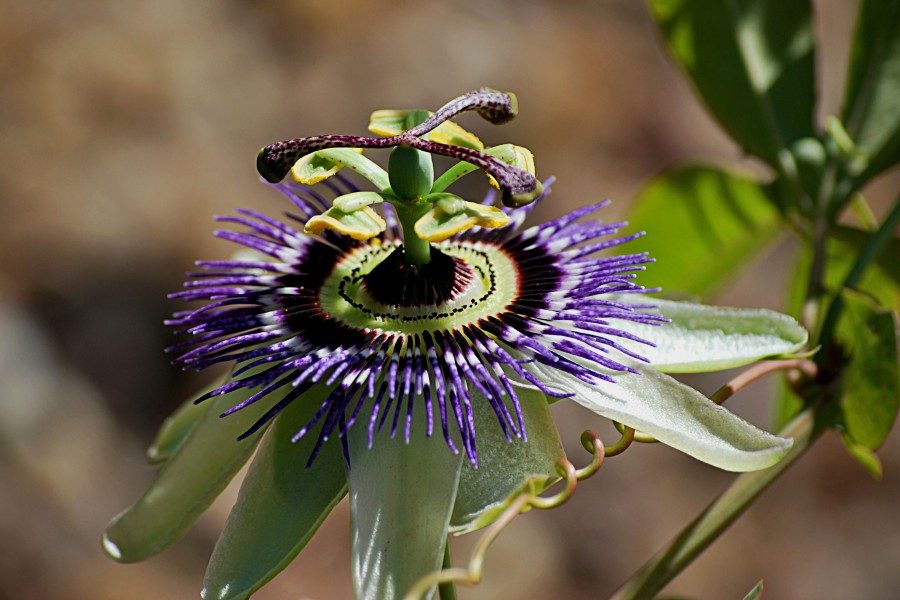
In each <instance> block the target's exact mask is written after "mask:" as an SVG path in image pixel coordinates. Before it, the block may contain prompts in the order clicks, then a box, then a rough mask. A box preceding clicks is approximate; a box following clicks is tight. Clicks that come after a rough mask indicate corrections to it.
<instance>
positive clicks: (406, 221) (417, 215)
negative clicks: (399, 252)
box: [391, 200, 431, 266]
mask: <svg viewBox="0 0 900 600" xmlns="http://www.w3.org/2000/svg"><path fill="white" fill-rule="evenodd" d="M391 205H392V206H393V207H394V210H395V211H396V212H397V220H398V221H400V226H401V227H402V228H403V257H404V259H405V260H406V262H407V263H408V264H413V265H416V266H419V265H424V264H427V263H429V262H431V244H430V243H428V242H426V241H425V240H423V239H422V238H420V237H419V234H417V233H416V229H415V227H416V221H418V220H419V219H421V218H422V217H423V216H424V215H425V213H427V212H428V211H429V210H431V203H430V202H426V201H420V202H417V203H415V204H407V203H406V202H404V201H402V200H398V201H392V202H391Z"/></svg>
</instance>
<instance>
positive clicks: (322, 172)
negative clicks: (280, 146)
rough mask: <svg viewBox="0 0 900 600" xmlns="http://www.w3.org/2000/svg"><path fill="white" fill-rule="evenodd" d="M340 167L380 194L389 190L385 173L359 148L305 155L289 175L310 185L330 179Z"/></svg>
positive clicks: (330, 149) (338, 149)
mask: <svg viewBox="0 0 900 600" xmlns="http://www.w3.org/2000/svg"><path fill="white" fill-rule="evenodd" d="M342 167H348V168H350V169H353V170H354V171H356V172H357V173H359V174H360V175H362V176H363V177H365V178H366V179H368V180H369V181H371V182H372V183H373V184H374V185H375V187H377V188H378V190H379V191H381V192H384V191H386V190H388V189H390V182H389V181H388V175H387V172H386V171H385V170H384V169H382V168H381V167H379V166H378V165H377V164H375V163H374V162H372V161H371V160H369V159H368V158H366V157H365V156H363V155H362V149H360V148H329V149H327V150H319V151H317V152H313V153H312V154H307V155H306V156H304V157H303V158H301V159H300V160H298V161H297V162H296V163H295V164H294V166H293V168H292V169H291V174H292V175H293V177H294V179H295V180H296V181H299V182H300V183H303V184H306V185H312V184H314V183H318V182H319V181H322V180H323V179H325V178H327V177H331V176H332V175H334V174H335V173H337V172H338V170H340V169H341V168H342Z"/></svg>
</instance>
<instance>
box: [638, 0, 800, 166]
mask: <svg viewBox="0 0 900 600" xmlns="http://www.w3.org/2000/svg"><path fill="white" fill-rule="evenodd" d="M650 6H651V9H652V10H653V13H654V15H655V17H656V19H657V21H658V22H659V24H660V26H661V28H662V31H663V34H664V35H665V37H666V41H667V42H668V45H669V49H670V50H671V52H672V54H673V55H674V56H675V58H676V59H677V60H678V62H679V63H680V64H681V66H682V67H684V69H685V70H686V71H687V73H688V74H689V75H690V77H691V79H692V81H693V83H694V85H695V86H696V87H697V90H698V91H699V93H700V95H701V97H702V98H703V100H704V101H705V102H706V105H707V107H708V108H709V109H710V111H711V112H712V114H713V115H714V116H715V117H716V119H717V120H718V121H719V123H721V124H722V126H723V127H724V128H725V130H726V131H728V133H729V134H731V136H732V137H733V138H734V139H735V140H736V141H737V142H738V143H739V144H741V146H743V147H744V148H745V149H746V150H747V151H748V152H750V153H752V154H755V155H756V156H758V157H760V158H762V159H763V160H765V161H766V162H768V163H769V164H770V165H773V166H778V165H779V162H780V157H779V152H780V151H782V150H787V149H788V148H790V147H791V145H792V144H793V143H794V141H796V140H799V139H801V138H806V137H814V135H815V129H814V125H813V116H814V112H815V110H814V109H815V99H816V93H815V64H814V63H815V56H814V46H815V40H814V37H813V27H812V18H811V12H812V11H811V9H810V3H809V2H808V1H807V0H794V1H792V2H784V1H782V0H729V1H728V2H710V1H709V0H651V1H650Z"/></svg>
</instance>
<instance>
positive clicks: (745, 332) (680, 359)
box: [613, 294, 808, 373]
mask: <svg viewBox="0 0 900 600" xmlns="http://www.w3.org/2000/svg"><path fill="white" fill-rule="evenodd" d="M613 298H614V300H615V301H617V302H622V303H626V304H628V303H636V304H653V305H655V306H656V307H657V308H658V311H659V312H660V313H661V314H662V315H663V316H664V317H666V318H668V319H671V322H669V323H663V324H661V325H658V326H653V325H648V324H644V323H631V322H627V321H623V322H622V323H621V324H618V325H617V326H618V327H620V328H621V329H624V330H625V331H627V332H628V333H632V334H634V335H637V336H639V337H641V338H643V339H645V340H648V341H650V342H652V343H654V344H656V347H651V346H647V345H643V344H638V343H636V342H633V341H631V340H624V341H623V342H622V343H623V345H624V346H626V347H628V348H630V349H632V350H634V351H635V352H637V353H638V354H640V355H642V356H643V357H644V358H646V359H647V360H649V361H650V364H651V365H652V366H653V368H654V369H656V370H658V371H662V372H664V373H705V372H708V371H718V370H722V369H731V368H734V367H740V366H743V365H747V364H750V363H753V362H756V361H758V360H762V359H764V358H770V357H777V356H780V355H785V354H791V353H793V352H796V351H797V350H799V349H800V348H802V347H803V345H804V344H806V341H807V337H808V334H807V332H806V330H805V329H804V328H803V327H802V326H801V325H800V324H799V323H797V321H795V320H794V319H792V318H791V317H789V316H787V315H783V314H781V313H778V312H775V311H772V310H766V309H759V308H730V307H725V306H705V305H702V304H694V303H691V302H673V301H671V300H660V299H657V298H649V299H648V298H645V297H641V296H638V295H635V294H631V295H628V294H621V295H617V296H614V297H613Z"/></svg>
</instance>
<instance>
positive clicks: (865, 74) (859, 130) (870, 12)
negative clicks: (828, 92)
mask: <svg viewBox="0 0 900 600" xmlns="http://www.w3.org/2000/svg"><path fill="white" fill-rule="evenodd" d="M845 96H846V97H845V100H844V107H843V111H842V117H843V118H842V120H843V122H844V127H845V129H846V131H847V134H848V135H849V136H850V138H851V139H852V140H853V141H854V143H855V144H856V148H857V149H858V150H859V151H860V152H861V153H862V154H863V155H865V156H866V157H867V159H868V160H867V161H866V164H863V165H860V167H859V169H858V172H855V173H852V174H853V175H856V176H858V177H859V179H860V180H862V181H864V180H866V179H868V178H870V177H872V176H873V175H875V174H877V173H880V172H881V171H883V170H885V169H887V168H889V167H890V166H892V165H894V164H896V163H897V161H898V160H900V101H898V98H900V3H897V2H890V1H887V0H863V1H862V2H861V3H860V7H859V16H858V18H857V22H856V33H855V34H854V37H853V43H852V47H851V52H850V66H849V71H848V74H847V90H846V94H845Z"/></svg>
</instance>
